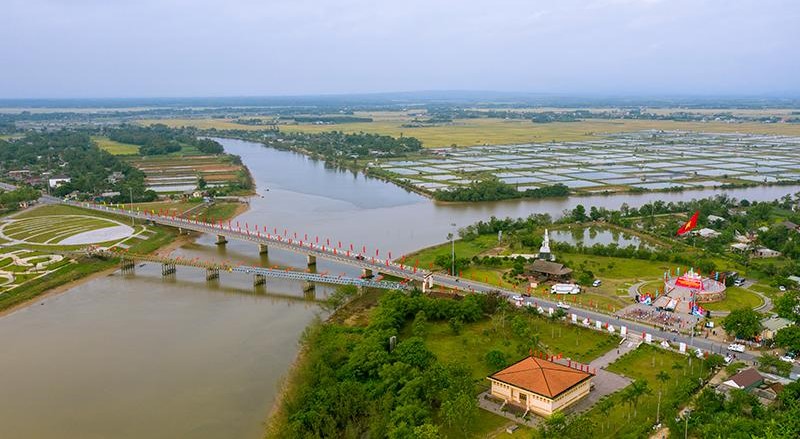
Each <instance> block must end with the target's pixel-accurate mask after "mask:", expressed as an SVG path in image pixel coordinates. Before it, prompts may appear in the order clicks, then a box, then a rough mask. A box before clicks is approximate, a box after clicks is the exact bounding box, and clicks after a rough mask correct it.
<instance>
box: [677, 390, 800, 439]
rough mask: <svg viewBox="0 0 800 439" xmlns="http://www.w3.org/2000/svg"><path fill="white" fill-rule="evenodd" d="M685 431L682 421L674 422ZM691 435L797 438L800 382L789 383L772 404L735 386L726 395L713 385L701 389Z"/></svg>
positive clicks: (799, 431) (712, 438) (713, 438)
mask: <svg viewBox="0 0 800 439" xmlns="http://www.w3.org/2000/svg"><path fill="white" fill-rule="evenodd" d="M671 424H672V425H671V426H670V428H671V430H673V431H682V430H683V429H684V425H683V423H682V422H681V423H680V424H679V423H677V422H672V423H671ZM688 429H689V436H690V437H698V438H702V439H706V438H708V439H716V438H769V439H795V438H797V437H800V383H798V382H793V383H791V384H788V385H786V386H785V387H784V388H783V391H782V392H781V393H780V394H779V395H778V399H777V400H776V401H775V402H774V403H772V404H771V405H770V406H769V407H766V406H764V405H763V404H761V402H760V401H759V400H758V398H756V396H755V395H753V394H752V393H749V392H747V391H744V390H732V391H731V393H730V396H729V397H728V398H725V396H724V395H721V394H719V393H717V392H715V391H714V390H713V389H704V390H703V391H702V392H700V395H699V397H698V398H697V401H696V402H695V404H694V409H693V411H692V413H691V415H690V416H689V419H688Z"/></svg>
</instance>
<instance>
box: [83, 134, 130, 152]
mask: <svg viewBox="0 0 800 439" xmlns="http://www.w3.org/2000/svg"><path fill="white" fill-rule="evenodd" d="M92 140H93V141H94V142H95V143H96V144H97V147H98V148H100V149H102V150H105V151H108V152H109V153H111V154H113V155H135V154H138V153H139V146H138V145H131V144H129V143H120V142H117V141H114V140H111V139H109V138H107V137H101V136H92Z"/></svg>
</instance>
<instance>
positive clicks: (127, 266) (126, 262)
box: [119, 258, 136, 273]
mask: <svg viewBox="0 0 800 439" xmlns="http://www.w3.org/2000/svg"><path fill="white" fill-rule="evenodd" d="M135 267H136V261H134V260H133V259H128V258H122V259H121V260H120V261H119V268H120V270H122V272H123V273H132V272H133V270H134V268H135Z"/></svg>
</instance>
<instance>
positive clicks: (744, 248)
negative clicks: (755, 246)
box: [731, 242, 750, 253]
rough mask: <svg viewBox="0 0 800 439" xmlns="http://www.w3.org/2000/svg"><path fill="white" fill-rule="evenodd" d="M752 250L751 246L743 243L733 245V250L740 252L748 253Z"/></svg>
mask: <svg viewBox="0 0 800 439" xmlns="http://www.w3.org/2000/svg"><path fill="white" fill-rule="evenodd" d="M748 249H750V244H745V243H742V242H737V243H736V244H731V250H734V251H738V252H742V253H744V252H746V251H747V250H748Z"/></svg>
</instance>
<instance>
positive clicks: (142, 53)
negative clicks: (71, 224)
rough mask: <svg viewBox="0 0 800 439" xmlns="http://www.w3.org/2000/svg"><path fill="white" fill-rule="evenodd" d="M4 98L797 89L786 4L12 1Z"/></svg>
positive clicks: (1, 39) (0, 81)
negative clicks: (435, 90) (437, 91)
mask: <svg viewBox="0 0 800 439" xmlns="http://www.w3.org/2000/svg"><path fill="white" fill-rule="evenodd" d="M4 3H5V4H4V5H3V7H2V14H0V53H1V54H2V59H3V63H2V65H0V98H11V97H105V96H114V97H117V96H121V97H125V96H214V95H283V94H316V93H348V92H373V91H402V90H433V89H447V90H453V89H466V90H499V91H532V92H556V93H595V94H608V93H614V94H675V93H682V94H763V93H770V94H778V93H795V94H796V93H798V92H800V75H797V71H798V67H800V49H798V41H800V26H798V25H797V23H800V3H798V2H795V1H791V0H786V1H780V0H761V1H758V0H740V1H723V0H671V1H666V0H665V1H657V0H595V1H579V0H558V1H556V0H553V1H530V0H527V1H515V0H495V1H473V0H460V1H444V0H442V1H433V0H427V1H425V0H403V1H391V2H390V1H364V0H339V1H321V0H317V1H312V0H301V1H280V2H279V1H257V0H228V1H211V0H139V1H119V0H117V1H111V0H60V1H59V0H24V1H23V0H7V1H5V2H4Z"/></svg>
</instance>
